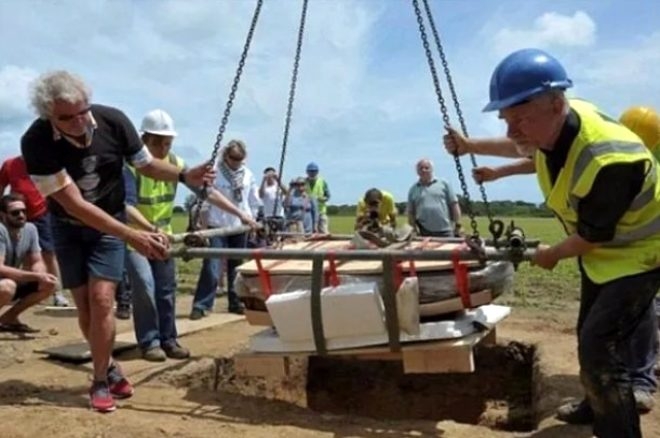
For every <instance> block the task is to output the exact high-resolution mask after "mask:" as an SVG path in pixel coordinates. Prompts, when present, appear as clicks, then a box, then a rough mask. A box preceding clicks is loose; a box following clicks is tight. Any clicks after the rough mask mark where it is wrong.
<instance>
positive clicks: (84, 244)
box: [52, 217, 126, 289]
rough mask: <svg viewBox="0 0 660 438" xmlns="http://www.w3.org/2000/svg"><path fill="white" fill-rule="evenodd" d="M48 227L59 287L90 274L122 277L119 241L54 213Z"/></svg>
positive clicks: (67, 286)
mask: <svg viewBox="0 0 660 438" xmlns="http://www.w3.org/2000/svg"><path fill="white" fill-rule="evenodd" d="M52 227H53V237H54V241H55V253H56V255H57V259H58V261H59V265H60V272H61V275H62V287H64V288H65V289H71V288H76V287H80V286H84V285H86V284H87V282H88V281H89V279H90V278H91V277H94V278H99V279H103V280H110V281H115V282H119V281H121V280H122V278H123V276H124V260H125V253H126V244H125V243H124V242H123V241H121V240H119V239H118V238H116V237H114V236H110V235H108V234H104V233H101V232H100V231H97V230H95V229H93V228H90V227H87V226H85V225H82V224H75V223H72V222H68V221H65V220H62V219H60V218H58V217H53V221H52Z"/></svg>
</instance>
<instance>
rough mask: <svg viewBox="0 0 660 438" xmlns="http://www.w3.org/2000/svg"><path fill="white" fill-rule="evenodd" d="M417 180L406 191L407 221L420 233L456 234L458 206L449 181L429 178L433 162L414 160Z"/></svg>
mask: <svg viewBox="0 0 660 438" xmlns="http://www.w3.org/2000/svg"><path fill="white" fill-rule="evenodd" d="M417 175H419V180H418V181H417V182H416V183H415V184H413V186H412V187H411V188H410V190H409V191H408V205H407V210H408V223H409V224H410V226H412V227H413V228H414V229H415V230H417V233H418V234H419V235H420V236H433V237H449V236H453V235H458V234H459V232H460V227H461V208H460V206H459V205H458V199H457V198H456V195H455V194H454V190H453V189H452V188H451V186H450V185H449V183H448V182H447V181H445V180H443V179H438V178H434V177H433V163H431V161H430V160H427V159H422V160H419V161H418V162H417Z"/></svg>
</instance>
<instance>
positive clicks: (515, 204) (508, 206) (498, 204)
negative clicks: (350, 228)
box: [328, 196, 553, 217]
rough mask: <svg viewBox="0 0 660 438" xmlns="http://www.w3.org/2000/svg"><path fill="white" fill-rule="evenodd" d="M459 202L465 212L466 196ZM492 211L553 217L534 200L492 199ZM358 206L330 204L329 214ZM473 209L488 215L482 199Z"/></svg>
mask: <svg viewBox="0 0 660 438" xmlns="http://www.w3.org/2000/svg"><path fill="white" fill-rule="evenodd" d="M458 202H459V204H460V206H461V211H463V213H464V214H465V212H467V204H466V201H465V198H463V197H461V196H459V197H458ZM489 205H490V211H491V214H493V216H524V217H552V216H553V214H552V212H551V211H550V210H549V209H548V208H547V207H546V206H545V204H544V203H541V204H534V203H533V202H525V201H490V202H489ZM356 208H357V206H356V205H355V204H342V205H328V214H329V215H337V216H342V215H353V214H355V210H356ZM396 208H397V210H398V211H399V214H404V213H405V212H406V203H405V202H397V203H396ZM472 211H474V212H475V214H476V215H477V216H486V207H485V205H484V203H483V202H482V201H476V200H472Z"/></svg>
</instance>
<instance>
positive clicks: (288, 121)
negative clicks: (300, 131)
mask: <svg viewBox="0 0 660 438" xmlns="http://www.w3.org/2000/svg"><path fill="white" fill-rule="evenodd" d="M307 2H308V0H303V6H302V12H301V13H300V26H299V28H298V44H297V45H296V57H295V60H294V62H293V73H292V74H291V87H290V89H289V102H288V104H287V109H286V120H285V122H284V136H283V138H282V153H281V155H280V166H279V168H278V171H277V172H278V173H277V176H278V177H279V179H280V181H282V172H283V171H284V158H285V157H286V146H287V143H288V141H289V128H290V126H291V113H292V112H293V100H294V98H295V96H296V83H297V81H298V67H299V66H300V53H301V51H302V43H303V35H304V33H305V19H306V17H307ZM279 198H280V183H279V182H278V184H277V191H276V192H275V204H274V205H273V216H275V213H276V212H277V204H278V203H279Z"/></svg>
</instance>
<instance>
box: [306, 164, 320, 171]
mask: <svg viewBox="0 0 660 438" xmlns="http://www.w3.org/2000/svg"><path fill="white" fill-rule="evenodd" d="M306 170H307V172H318V171H319V166H318V164H316V163H314V162H311V163H309V164H308V165H307V169H306Z"/></svg>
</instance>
